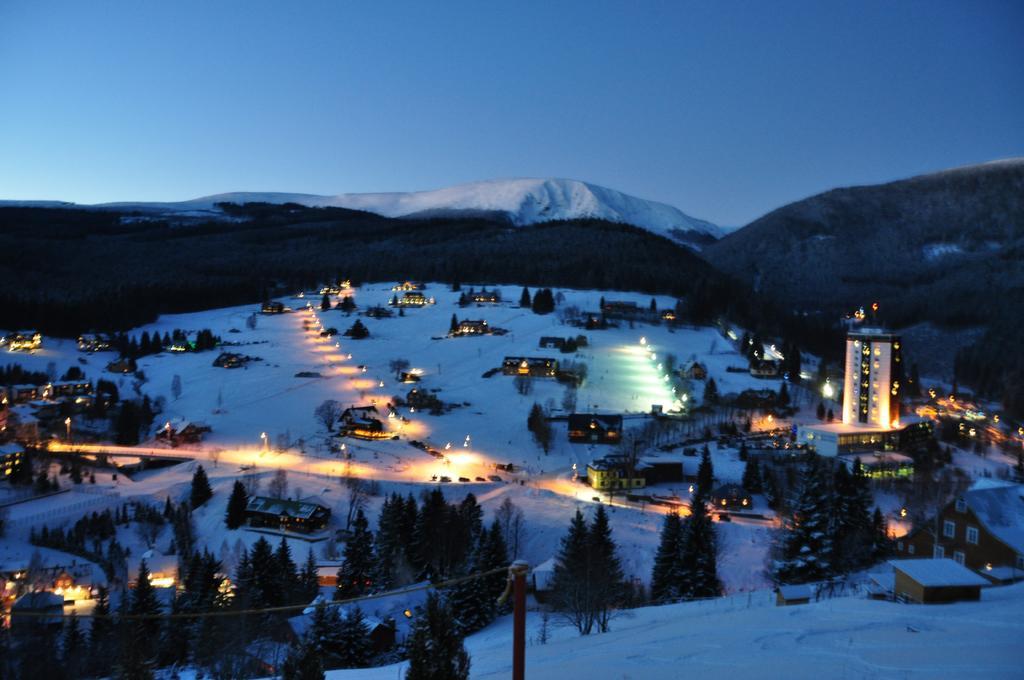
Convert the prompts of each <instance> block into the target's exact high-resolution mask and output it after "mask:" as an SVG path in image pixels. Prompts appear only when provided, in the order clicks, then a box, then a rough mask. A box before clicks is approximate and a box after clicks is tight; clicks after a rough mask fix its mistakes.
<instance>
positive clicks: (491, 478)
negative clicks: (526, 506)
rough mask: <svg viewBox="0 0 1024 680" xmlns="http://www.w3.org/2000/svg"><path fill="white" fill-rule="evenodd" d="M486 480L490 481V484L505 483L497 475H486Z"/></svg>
mask: <svg viewBox="0 0 1024 680" xmlns="http://www.w3.org/2000/svg"><path fill="white" fill-rule="evenodd" d="M487 479H489V480H491V481H492V482H504V481H505V480H504V479H502V478H501V477H499V476H498V475H487Z"/></svg>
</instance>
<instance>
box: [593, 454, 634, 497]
mask: <svg viewBox="0 0 1024 680" xmlns="http://www.w3.org/2000/svg"><path fill="white" fill-rule="evenodd" d="M587 484H589V485H590V486H591V487H593V488H595V489H597V490H598V491H616V490H629V489H642V488H644V486H646V485H647V479H646V478H645V477H644V476H643V474H641V472H640V471H639V470H632V471H630V470H629V469H628V466H627V465H626V464H625V462H624V461H622V460H620V459H619V458H617V457H613V456H608V457H606V458H598V459H597V460H593V461H591V462H590V463H587Z"/></svg>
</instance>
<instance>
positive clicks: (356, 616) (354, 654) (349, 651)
mask: <svg viewBox="0 0 1024 680" xmlns="http://www.w3.org/2000/svg"><path fill="white" fill-rule="evenodd" d="M337 637H338V650H339V651H338V660H339V661H340V663H341V667H342V668H366V667H367V666H369V665H370V659H371V658H373V641H372V640H371V639H370V627H369V626H368V625H367V624H366V617H365V616H363V610H362V609H360V608H359V607H358V606H355V607H351V608H349V610H348V611H347V612H346V613H345V616H343V617H342V618H341V620H340V622H339V626H338V628H337Z"/></svg>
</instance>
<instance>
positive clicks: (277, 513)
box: [245, 496, 331, 534]
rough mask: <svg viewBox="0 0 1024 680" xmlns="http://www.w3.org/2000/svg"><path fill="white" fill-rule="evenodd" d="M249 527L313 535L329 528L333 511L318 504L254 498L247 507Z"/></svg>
mask: <svg viewBox="0 0 1024 680" xmlns="http://www.w3.org/2000/svg"><path fill="white" fill-rule="evenodd" d="M245 517H246V519H247V520H248V522H249V526H253V527H270V528H273V529H280V530H281V531H298V532H302V533H306V534H308V533H311V532H313V531H320V530H321V529H323V528H324V527H326V526H327V522H328V520H330V518H331V509H330V508H327V507H324V506H322V505H320V504H318V503H311V502H307V501H292V500H287V499H283V498H269V497H267V496H253V497H252V498H250V499H249V503H248V505H246V507H245Z"/></svg>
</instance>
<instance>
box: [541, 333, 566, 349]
mask: <svg viewBox="0 0 1024 680" xmlns="http://www.w3.org/2000/svg"><path fill="white" fill-rule="evenodd" d="M537 346H538V347H540V348H541V349H558V350H560V349H562V347H564V346H565V338H553V337H550V336H544V337H542V338H541V339H540V342H539V343H537Z"/></svg>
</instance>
